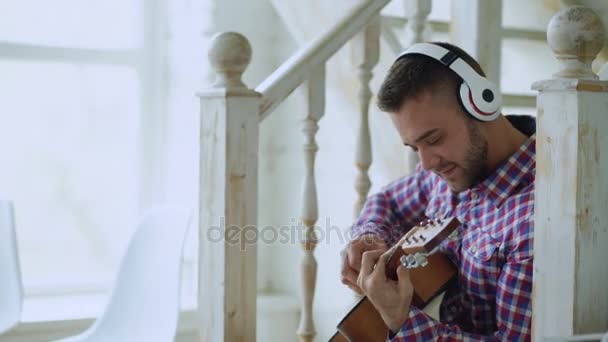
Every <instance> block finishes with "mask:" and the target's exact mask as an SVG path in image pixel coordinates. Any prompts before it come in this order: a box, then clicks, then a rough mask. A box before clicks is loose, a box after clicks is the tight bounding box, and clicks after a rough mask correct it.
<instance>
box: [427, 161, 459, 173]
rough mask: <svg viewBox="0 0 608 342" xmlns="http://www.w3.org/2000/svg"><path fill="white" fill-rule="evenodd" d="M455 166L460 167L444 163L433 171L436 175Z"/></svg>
mask: <svg viewBox="0 0 608 342" xmlns="http://www.w3.org/2000/svg"><path fill="white" fill-rule="evenodd" d="M454 166H458V165H456V163H452V162H447V163H443V164H441V165H439V166H437V167H436V168H434V170H433V171H435V172H436V173H442V172H444V171H447V170H449V169H451V168H452V167H454Z"/></svg>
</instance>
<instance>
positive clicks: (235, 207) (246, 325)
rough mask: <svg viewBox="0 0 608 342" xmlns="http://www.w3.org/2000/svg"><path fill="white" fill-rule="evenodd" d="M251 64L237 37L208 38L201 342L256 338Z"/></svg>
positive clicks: (255, 107)
mask: <svg viewBox="0 0 608 342" xmlns="http://www.w3.org/2000/svg"><path fill="white" fill-rule="evenodd" d="M250 59H251V46H250V45H249V42H248V41H247V39H246V38H245V37H243V36H242V35H240V34H238V33H232V32H228V33H222V34H219V35H216V36H215V37H213V39H212V42H211V49H210V50H209V60H210V62H211V65H212V66H213V68H214V69H215V72H216V82H215V84H214V85H213V87H212V88H211V89H209V90H206V91H203V92H201V93H200V94H199V96H200V101H201V124H200V125H201V133H200V134H201V137H200V142H201V145H200V146H201V147H200V188H199V194H200V197H199V198H200V202H199V203H200V204H199V213H200V219H199V238H200V243H199V291H198V296H199V298H198V312H199V319H200V321H199V325H198V328H199V333H200V339H201V341H205V342H207V341H208V342H212V341H213V342H217V341H224V342H233V341H242V342H246V341H255V339H256V295H257V292H256V290H257V286H256V284H257V273H256V272H257V249H256V248H257V246H256V244H257V241H256V239H255V238H254V237H252V233H255V231H253V230H255V227H256V224H257V222H256V220H257V182H258V179H257V168H258V159H257V153H258V132H259V125H258V117H259V115H258V113H259V107H260V102H261V95H260V94H259V93H256V92H255V91H253V90H250V89H249V88H247V87H246V86H245V84H243V82H242V81H241V76H242V74H243V72H244V71H245V68H246V67H247V65H248V64H249V61H250ZM227 228H230V233H227V231H226V229H227ZM235 228H236V230H235ZM248 232H249V234H247V233H248ZM253 235H255V236H256V237H257V234H253Z"/></svg>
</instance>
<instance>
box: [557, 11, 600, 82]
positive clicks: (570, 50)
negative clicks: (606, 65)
mask: <svg viewBox="0 0 608 342" xmlns="http://www.w3.org/2000/svg"><path fill="white" fill-rule="evenodd" d="M547 40H548V42H549V46H550V47H551V50H553V53H554V54H555V57H556V58H557V60H558V62H559V64H560V70H559V71H558V72H557V73H555V74H554V75H553V76H554V77H558V78H577V79H597V75H596V74H594V73H593V71H592V70H591V63H592V62H593V60H594V59H595V57H596V56H597V54H598V53H599V52H600V50H601V49H602V46H603V44H604V27H603V25H602V22H601V20H600V18H599V16H598V15H597V14H595V12H593V11H592V10H591V9H589V8H587V7H584V6H569V7H566V8H565V9H563V10H561V11H560V12H558V13H557V14H556V15H555V16H553V18H551V21H550V22H549V27H548V29H547Z"/></svg>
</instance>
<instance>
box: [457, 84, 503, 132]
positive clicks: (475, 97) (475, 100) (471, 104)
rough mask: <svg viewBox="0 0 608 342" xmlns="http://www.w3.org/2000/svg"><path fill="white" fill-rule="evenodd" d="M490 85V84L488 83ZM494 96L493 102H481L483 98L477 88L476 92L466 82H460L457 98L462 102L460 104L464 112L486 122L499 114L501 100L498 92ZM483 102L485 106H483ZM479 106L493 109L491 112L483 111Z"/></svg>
mask: <svg viewBox="0 0 608 342" xmlns="http://www.w3.org/2000/svg"><path fill="white" fill-rule="evenodd" d="M488 85H490V84H488ZM489 88H490V87H488V88H487V89H489ZM482 89H485V88H482ZM492 93H493V94H494V93H495V91H493V92H492ZM494 96H495V101H494V103H493V104H491V105H489V104H486V103H483V101H484V99H483V97H482V94H481V91H480V90H477V92H473V90H472V89H471V88H470V87H469V85H468V84H467V83H466V82H462V84H461V85H460V91H459V98H460V101H461V102H462V106H463V107H464V108H465V110H466V112H467V113H469V115H471V116H472V117H474V118H475V119H477V120H479V121H484V122H488V121H492V120H494V119H496V118H497V117H498V116H499V115H500V111H499V108H500V105H501V102H502V99H501V98H500V94H498V95H494ZM484 104H485V106H484ZM479 107H481V108H484V107H486V108H487V107H489V108H488V109H491V110H493V112H488V113H486V112H483V111H482V110H481V109H480V108H479ZM492 107H494V108H492Z"/></svg>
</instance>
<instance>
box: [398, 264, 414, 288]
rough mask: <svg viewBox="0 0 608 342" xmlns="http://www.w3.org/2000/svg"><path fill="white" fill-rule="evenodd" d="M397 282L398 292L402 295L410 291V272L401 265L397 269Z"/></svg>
mask: <svg viewBox="0 0 608 342" xmlns="http://www.w3.org/2000/svg"><path fill="white" fill-rule="evenodd" d="M397 280H398V283H399V292H401V294H402V295H406V294H408V292H410V291H412V281H411V280H410V270H408V269H407V268H405V267H404V266H403V265H399V266H398V267H397Z"/></svg>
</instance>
